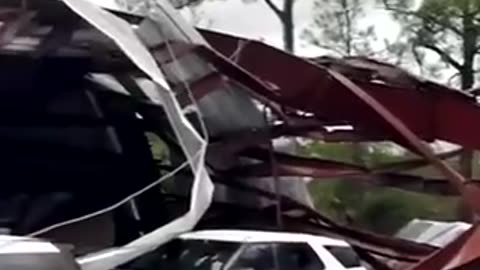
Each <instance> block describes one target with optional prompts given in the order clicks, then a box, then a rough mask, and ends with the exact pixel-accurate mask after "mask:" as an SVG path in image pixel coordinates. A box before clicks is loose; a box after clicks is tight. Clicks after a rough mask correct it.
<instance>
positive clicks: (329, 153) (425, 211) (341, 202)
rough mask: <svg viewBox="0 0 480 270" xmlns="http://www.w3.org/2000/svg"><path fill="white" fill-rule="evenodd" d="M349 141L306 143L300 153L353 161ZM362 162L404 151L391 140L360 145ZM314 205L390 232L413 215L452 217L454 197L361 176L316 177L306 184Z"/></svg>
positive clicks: (386, 160)
mask: <svg viewBox="0 0 480 270" xmlns="http://www.w3.org/2000/svg"><path fill="white" fill-rule="evenodd" d="M353 149H354V148H353V144H351V143H335V144H327V143H319V142H314V143H311V144H308V145H307V146H305V147H304V149H303V154H304V155H307V156H311V157H317V158H324V159H331V160H336V161H341V162H348V163H355V162H354V160H355V159H354V158H353V156H354V154H353ZM360 149H362V151H361V156H362V161H363V162H364V164H366V165H368V166H370V167H373V166H376V165H380V164H384V163H391V162H396V161H400V160H404V159H405V158H406V155H405V154H404V152H403V151H400V150H399V149H398V147H396V146H394V145H392V144H386V143H381V144H375V145H369V144H367V145H363V147H362V148H360ZM309 189H310V193H311V194H312V198H313V200H314V203H315V205H316V207H317V208H318V209H319V210H320V211H321V212H322V213H324V214H326V215H327V216H330V217H331V218H334V219H336V220H337V221H339V222H342V223H348V224H350V225H355V226H360V227H362V228H365V229H368V230H372V231H374V232H378V233H384V234H392V233H394V232H396V231H397V230H398V229H399V228H400V227H402V226H403V225H404V224H405V223H407V222H408V221H410V220H411V219H413V218H427V219H435V220H452V219H454V218H455V210H456V200H455V199H453V198H445V197H437V196H429V195H424V194H416V193H411V192H405V191H401V190H397V189H390V188H379V187H373V186H371V185H369V184H367V183H365V182H362V181H361V179H356V178H349V179H318V180H314V181H312V182H311V183H310V185H309Z"/></svg>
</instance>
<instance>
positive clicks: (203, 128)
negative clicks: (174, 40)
mask: <svg viewBox="0 0 480 270" xmlns="http://www.w3.org/2000/svg"><path fill="white" fill-rule="evenodd" d="M159 31H160V32H161V34H162V35H164V33H163V31H162V30H161V29H160V30H159ZM164 36H165V35H164ZM165 45H166V47H167V50H168V54H170V57H171V58H172V60H173V61H172V62H173V65H174V66H175V69H176V70H177V73H178V74H179V76H178V77H179V78H178V79H179V80H180V81H181V83H182V84H183V87H184V88H185V90H187V94H188V98H189V99H190V101H191V102H192V104H193V105H194V106H195V111H196V115H197V117H198V122H200V129H201V131H202V135H203V139H204V140H205V142H206V143H208V129H207V126H206V125H205V121H203V116H202V112H201V111H200V107H199V106H198V102H197V100H196V99H195V97H194V96H193V93H192V89H191V88H190V85H189V83H188V82H187V79H186V75H185V74H184V73H183V70H182V69H181V67H180V64H179V63H178V58H177V56H176V55H175V52H174V51H173V49H172V46H171V44H170V40H169V39H165Z"/></svg>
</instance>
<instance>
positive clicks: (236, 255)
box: [116, 230, 365, 270]
mask: <svg viewBox="0 0 480 270" xmlns="http://www.w3.org/2000/svg"><path fill="white" fill-rule="evenodd" d="M116 269H117V270H162V269H170V270H175V269H178V270H191V269H198V270H313V269H315V270H345V269H349V270H353V269H355V270H365V268H364V267H363V266H362V265H361V262H360V259H359V258H358V257H357V255H356V253H355V252H354V251H353V249H352V248H351V246H350V245H349V244H348V243H346V242H345V241H342V240H337V239H332V238H328V237H322V236H314V235H309V234H301V233H283V232H264V231H243V230H242V231H240V230H209V231H198V232H191V233H186V234H183V235H182V236H180V237H179V238H178V239H176V240H174V241H171V242H170V243H168V244H166V245H163V246H161V247H159V248H158V249H156V250H154V251H152V252H149V253H147V254H144V255H142V256H140V257H138V258H136V259H134V260H133V261H131V262H129V263H127V264H125V265H123V266H120V267H118V268H116Z"/></svg>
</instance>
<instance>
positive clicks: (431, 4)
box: [382, 0, 480, 178]
mask: <svg viewBox="0 0 480 270" xmlns="http://www.w3.org/2000/svg"><path fill="white" fill-rule="evenodd" d="M382 2H383V4H384V6H385V7H386V9H387V10H389V11H390V12H391V13H392V15H393V17H394V18H396V19H397V20H398V21H399V22H400V23H401V24H402V26H403V29H404V33H405V34H406V35H407V36H408V44H410V46H411V47H412V51H413V52H422V51H423V52H429V53H433V54H436V55H437V56H438V57H439V58H440V60H441V61H442V62H443V63H444V64H445V65H446V67H448V68H450V69H452V70H453V71H454V74H453V76H452V78H459V85H460V87H461V89H463V90H465V91H468V90H469V89H471V88H472V87H474V84H475V75H476V72H477V65H478V61H476V57H477V56H478V54H479V53H480V46H479V44H478V41H479V40H478V39H479V35H480V1H478V0H424V1H423V2H422V4H421V5H420V7H418V8H416V9H415V5H414V4H415V1H404V0H383V1H382ZM473 160H474V155H473V151H472V150H470V149H465V151H464V153H463V154H462V155H461V158H460V167H461V172H462V174H463V175H464V176H465V177H467V178H471V177H472V171H473V169H472V164H473Z"/></svg>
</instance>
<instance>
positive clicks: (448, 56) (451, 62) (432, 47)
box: [419, 43, 463, 71]
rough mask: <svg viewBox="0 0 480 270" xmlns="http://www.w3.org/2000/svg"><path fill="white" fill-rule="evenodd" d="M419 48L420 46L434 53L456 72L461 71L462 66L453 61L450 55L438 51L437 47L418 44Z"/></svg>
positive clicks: (440, 50)
mask: <svg viewBox="0 0 480 270" xmlns="http://www.w3.org/2000/svg"><path fill="white" fill-rule="evenodd" d="M419 46H422V47H424V48H427V49H429V50H431V51H434V52H436V53H437V54H438V55H439V56H440V57H441V58H442V59H443V61H445V62H447V63H448V64H450V65H452V66H453V67H454V68H455V69H457V70H458V71H461V70H462V69H463V67H462V65H461V64H460V63H459V62H458V61H457V60H455V59H453V57H452V56H451V55H450V54H448V53H447V52H445V51H444V50H442V49H440V48H439V47H437V46H435V45H433V44H423V43H422V44H419Z"/></svg>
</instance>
